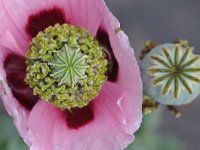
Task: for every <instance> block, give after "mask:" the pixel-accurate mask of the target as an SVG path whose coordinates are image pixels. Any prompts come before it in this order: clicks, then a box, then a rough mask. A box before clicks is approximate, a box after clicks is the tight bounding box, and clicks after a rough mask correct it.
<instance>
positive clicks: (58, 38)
mask: <svg viewBox="0 0 200 150" xmlns="http://www.w3.org/2000/svg"><path fill="white" fill-rule="evenodd" d="M26 63H27V65H28V67H27V75H26V79H25V81H26V83H27V84H29V86H30V87H31V88H33V91H34V93H35V94H37V95H39V96H40V98H41V99H44V100H46V101H49V102H51V103H53V104H54V105H56V106H57V107H59V108H60V109H62V110H64V109H69V110H70V109H71V108H74V107H79V108H82V107H84V106H86V105H88V104H89V102H90V101H91V100H92V99H94V98H95V97H96V96H97V95H98V93H99V92H100V90H101V87H102V84H103V83H104V81H105V80H106V79H107V77H106V76H105V72H106V70H107V68H106V66H107V60H106V59H105V54H104V53H103V50H102V48H101V47H100V46H99V44H98V42H97V41H96V40H94V38H93V37H92V35H90V33H89V32H88V31H86V30H85V29H81V28H76V27H74V26H71V25H68V24H63V25H59V24H56V25H55V26H53V27H52V26H50V27H48V28H46V29H45V30H44V31H42V32H39V34H38V35H37V36H36V37H35V38H33V40H32V42H31V44H30V46H29V49H28V52H27V61H26ZM91 81H92V82H91Z"/></svg>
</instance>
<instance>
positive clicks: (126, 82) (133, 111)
mask: <svg viewBox="0 0 200 150" xmlns="http://www.w3.org/2000/svg"><path fill="white" fill-rule="evenodd" d="M101 1H102V3H104V1H103V0H101ZM102 9H103V10H104V11H103V12H104V13H103V14H102V15H103V16H104V17H103V20H102V22H101V27H102V28H103V29H104V30H105V31H106V32H107V33H108V35H109V39H110V44H111V47H112V49H113V53H114V55H115V57H116V59H117V62H118V64H119V72H118V78H117V82H116V84H117V85H118V86H119V87H121V88H123V89H125V90H126V98H125V99H123V100H122V101H121V106H122V109H123V108H125V109H123V111H124V114H125V121H126V124H125V128H126V130H127V131H128V132H131V133H134V132H135V131H136V130H137V129H138V128H139V126H140V123H141V121H142V93H143V92H142V80H141V76H140V71H139V66H138V64H137V61H136V58H135V56H134V50H133V48H132V47H131V46H130V43H129V40H128V37H127V35H126V34H125V33H124V32H123V31H120V30H118V29H119V28H120V24H119V21H118V20H117V19H116V18H115V17H114V16H113V15H112V14H111V12H110V11H109V10H108V8H107V7H106V5H105V3H104V5H103V6H102Z"/></svg>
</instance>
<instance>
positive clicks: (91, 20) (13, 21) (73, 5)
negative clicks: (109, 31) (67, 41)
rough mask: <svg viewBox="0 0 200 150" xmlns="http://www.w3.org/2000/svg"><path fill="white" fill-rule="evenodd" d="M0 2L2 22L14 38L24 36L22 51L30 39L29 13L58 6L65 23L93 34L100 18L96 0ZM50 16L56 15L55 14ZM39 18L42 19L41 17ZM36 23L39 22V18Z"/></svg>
mask: <svg viewBox="0 0 200 150" xmlns="http://www.w3.org/2000/svg"><path fill="white" fill-rule="evenodd" d="M0 2H1V3H0V9H1V11H2V12H1V14H0V19H1V20H6V23H2V24H5V25H8V26H7V28H8V30H10V31H12V33H13V34H14V35H15V36H16V38H18V37H20V38H21V37H23V38H24V39H23V42H24V43H23V44H24V45H25V46H24V47H23V50H24V51H26V49H27V45H28V41H29V40H30V35H29V33H27V24H28V20H29V17H30V16H31V15H39V14H40V12H41V11H48V10H51V9H53V8H58V9H61V11H63V13H64V16H65V19H66V23H70V24H73V25H75V26H79V27H84V28H87V29H88V30H89V31H90V32H91V33H92V34H93V35H95V33H96V32H97V30H98V27H99V24H100V20H101V13H102V12H100V9H99V7H98V3H97V1H93V0H81V1H80V0H43V1H41V0H34V1H27V0H17V1H11V0H10V1H7V0H1V1H0ZM55 13H56V12H55ZM39 17H41V16H39ZM51 17H56V15H55V16H51ZM39 19H41V21H42V20H43V18H39ZM55 19H57V18H55ZM53 20H54V19H52V21H53ZM37 21H38V20H37ZM34 24H35V22H33V25H34ZM36 24H37V25H38V24H40V20H39V23H38V22H37V23H36ZM41 24H42V23H41ZM42 25H43V24H42ZM50 25H52V24H50ZM36 28H37V27H36Z"/></svg>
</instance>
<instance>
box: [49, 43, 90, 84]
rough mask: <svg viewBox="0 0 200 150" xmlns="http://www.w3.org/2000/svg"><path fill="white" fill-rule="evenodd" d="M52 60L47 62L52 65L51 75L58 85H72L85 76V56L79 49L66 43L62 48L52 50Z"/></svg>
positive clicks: (86, 66)
mask: <svg viewBox="0 0 200 150" xmlns="http://www.w3.org/2000/svg"><path fill="white" fill-rule="evenodd" d="M53 53H54V54H55V55H54V60H53V62H51V63H48V65H50V66H51V67H52V73H51V74H50V76H52V77H53V78H54V79H56V81H57V82H58V85H61V84H67V85H68V86H71V87H74V85H76V84H77V83H78V82H79V81H80V79H83V78H85V77H86V74H85V73H86V69H87V68H88V65H87V63H86V58H87V56H86V55H84V54H83V53H82V52H81V51H80V49H79V48H78V49H72V48H70V47H69V46H67V44H65V46H64V47H63V49H62V50H58V51H54V52H53Z"/></svg>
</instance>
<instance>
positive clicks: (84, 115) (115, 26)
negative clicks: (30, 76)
mask: <svg viewBox="0 0 200 150" xmlns="http://www.w3.org/2000/svg"><path fill="white" fill-rule="evenodd" d="M0 20H1V22H0V51H1V53H0V88H1V89H0V94H1V98H2V101H3V103H4V106H5V108H6V110H7V112H8V113H9V114H10V115H11V116H12V117H13V120H14V124H15V125H16V127H17V129H18V131H19V134H20V135H21V136H22V137H23V139H24V141H25V142H26V143H27V145H28V146H29V147H30V150H66V149H72V150H84V149H87V150H103V149H105V150H118V149H124V148H126V147H127V146H128V145H129V144H130V143H131V142H133V140H134V135H133V133H134V132H135V131H136V130H137V129H138V128H139V126H140V123H141V118H142V84H141V78H140V73H139V68H138V65H137V62H136V59H135V57H134V51H133V49H132V48H131V47H130V44H129V41H128V37H127V36H126V35H125V34H124V32H123V31H120V30H119V27H120V24H119V22H118V20H117V19H116V18H115V17H114V16H113V15H112V14H111V13H110V11H109V10H108V8H107V7H106V5H105V3H104V1H103V0H32V1H30V0H17V1H14V0H0ZM56 23H59V24H63V23H68V24H71V25H73V26H77V27H82V28H85V29H87V30H88V31H89V32H90V33H91V34H92V35H93V37H95V38H96V39H97V40H98V41H99V43H100V44H101V45H102V46H104V47H105V48H106V50H107V51H109V53H110V54H111V57H112V60H113V64H114V65H113V66H114V67H113V71H112V73H110V74H108V80H107V81H106V82H105V83H104V84H103V87H102V89H101V91H100V93H99V95H98V96H97V97H96V98H95V99H94V100H92V102H91V103H90V104H89V105H87V106H85V107H83V108H75V109H74V110H73V112H72V113H70V112H69V111H67V110H66V111H61V110H60V109H58V108H57V107H55V106H54V105H52V104H51V103H49V102H45V101H43V100H40V98H39V96H35V95H33V91H32V89H31V88H29V87H28V85H26V84H25V83H24V78H25V76H26V67H27V66H26V64H25V60H26V58H25V57H26V56H25V52H26V51H27V49H28V47H29V43H30V41H31V39H32V38H33V37H35V36H36V35H37V34H38V32H39V31H42V30H44V29H45V28H47V27H49V26H53V25H55V24H56Z"/></svg>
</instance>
